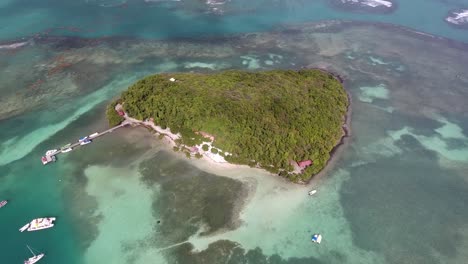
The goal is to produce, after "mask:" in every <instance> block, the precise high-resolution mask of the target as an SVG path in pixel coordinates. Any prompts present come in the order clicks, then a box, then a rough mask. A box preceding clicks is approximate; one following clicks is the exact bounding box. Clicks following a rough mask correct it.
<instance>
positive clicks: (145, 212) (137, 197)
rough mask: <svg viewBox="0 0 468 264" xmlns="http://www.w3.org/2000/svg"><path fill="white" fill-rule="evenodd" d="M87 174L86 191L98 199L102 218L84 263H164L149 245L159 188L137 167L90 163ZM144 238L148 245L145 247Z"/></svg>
mask: <svg viewBox="0 0 468 264" xmlns="http://www.w3.org/2000/svg"><path fill="white" fill-rule="evenodd" d="M85 175H86V177H87V179H88V184H87V187H86V192H87V193H88V195H90V196H93V197H94V198H95V199H96V201H97V204H98V209H97V211H96V215H99V216H100V217H102V220H101V221H100V222H99V224H98V230H99V234H98V236H97V238H96V239H95V240H94V241H93V242H92V244H91V245H90V246H89V248H88V250H87V251H86V253H85V256H84V259H85V263H89V264H95V263H112V264H126V263H129V262H130V260H132V262H131V263H135V264H139V263H141V264H143V263H165V260H164V258H163V256H162V255H160V254H158V251H157V250H156V249H155V248H152V247H150V245H151V244H150V243H151V242H152V234H153V227H154V226H155V222H156V219H155V218H154V215H153V210H152V203H153V199H154V196H155V195H157V191H158V190H157V188H149V187H148V186H146V185H144V184H143V183H142V182H141V181H140V177H141V175H140V174H139V173H138V172H137V171H136V170H135V171H133V170H130V169H126V168H124V169H122V168H113V167H102V166H91V167H89V168H87V169H86V170H85ZM145 241H147V242H148V246H147V247H144V246H142V244H145V243H144V242H145ZM150 260H151V261H150Z"/></svg>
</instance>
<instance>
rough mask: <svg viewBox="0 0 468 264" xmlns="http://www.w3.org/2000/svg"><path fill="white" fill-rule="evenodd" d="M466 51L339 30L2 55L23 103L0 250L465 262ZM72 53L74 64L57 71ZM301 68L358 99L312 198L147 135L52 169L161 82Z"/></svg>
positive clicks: (392, 34) (6, 143)
mask: <svg viewBox="0 0 468 264" xmlns="http://www.w3.org/2000/svg"><path fill="white" fill-rule="evenodd" d="M467 50H468V49H467V47H466V45H464V44H461V43H457V42H453V41H448V40H441V39H437V38H432V37H427V36H421V35H418V34H415V33H413V32H410V31H407V30H403V29H398V28H394V27H392V26H388V25H367V24H356V23H338V22H331V23H319V24H298V25H294V26H288V27H284V28H283V30H277V31H273V32H264V33H255V34H246V35H238V36H230V37H219V38H204V39H197V40H194V39H185V40H184V39H180V40H171V41H165V40H159V41H156V40H141V39H133V38H107V39H100V40H98V41H95V40H93V39H80V38H57V37H47V38H42V39H41V40H40V41H35V42H31V43H29V44H28V45H26V46H24V47H22V48H21V49H18V50H16V51H15V53H11V52H7V51H5V50H1V51H0V56H1V57H2V58H6V60H2V61H3V62H0V67H2V68H1V69H2V74H3V76H6V77H9V78H2V81H1V82H2V83H3V84H2V85H0V89H1V90H2V92H4V93H3V95H2V98H1V99H3V100H4V101H2V102H15V104H14V105H12V106H8V107H11V109H13V113H12V112H10V111H5V109H7V107H4V108H3V112H2V113H1V114H2V118H4V119H2V121H0V128H2V129H1V130H0V138H1V144H0V161H1V164H2V165H1V166H0V194H1V195H2V197H3V196H5V197H9V198H10V199H11V203H10V204H9V205H8V207H5V208H2V212H1V213H2V214H3V215H2V218H0V223H1V225H0V226H1V228H0V232H1V233H2V235H5V237H8V238H9V239H10V240H9V241H10V243H8V244H2V246H3V248H5V249H6V250H5V251H2V255H3V254H4V256H5V258H6V259H8V260H9V261H11V262H19V261H21V260H22V259H23V258H24V256H25V255H26V254H27V249H26V248H25V246H24V245H25V244H30V245H31V246H33V247H34V248H37V249H41V250H44V251H45V252H46V253H47V255H48V256H47V263H64V262H68V263H70V262H72V263H96V262H99V261H103V260H104V259H113V263H147V262H148V261H151V262H154V263H165V262H166V263H219V262H227V263H245V261H249V262H248V263H288V262H290V263H343V262H346V263H462V260H464V259H466V257H467V255H468V252H467V251H466V248H467V242H466V241H467V238H466V235H467V230H468V229H467V226H466V220H467V219H468V215H467V214H468V212H467V211H466V210H464V204H466V203H467V202H468V201H467V200H468V195H467V194H466V193H467V190H468V183H467V178H466V177H467V176H466V171H467V169H468V158H467V157H468V139H467V137H468V119H467V116H466V113H468V109H467V104H466V103H465V102H466V99H467V98H468V92H467V90H466V87H467V85H468V77H467V76H465V74H464V73H465V72H468V69H466V67H467V66H466V61H468V51H467ZM31 54H34V56H33V57H34V58H35V60H34V61H33V63H31V61H29V60H28V59H27V58H28V57H30V56H31ZM272 54H273V56H272ZM60 56H61V59H60V61H59V63H60V62H66V63H70V64H72V66H70V67H68V68H63V69H61V70H59V71H53V72H54V74H52V75H49V72H50V70H51V69H54V68H55V67H56V66H57V63H58V62H57V57H60ZM31 64H32V65H33V67H32V68H31V67H30V66H31ZM302 66H314V67H323V68H327V69H329V70H332V71H336V72H339V73H340V74H342V75H343V76H344V77H345V79H346V80H347V87H348V89H349V91H350V93H351V95H352V99H353V117H352V120H353V123H352V128H353V133H352V137H351V142H350V144H349V145H348V146H347V147H346V149H345V151H344V152H343V153H342V156H341V157H340V159H339V160H338V161H337V163H336V164H335V166H334V167H333V168H332V169H331V170H330V171H329V172H328V173H327V174H326V175H325V176H324V177H322V178H319V179H317V180H316V181H314V182H313V185H314V186H316V187H314V188H317V189H318V194H317V196H315V197H313V198H312V199H311V198H310V197H308V196H307V191H308V190H309V188H311V187H304V186H297V185H291V184H289V183H286V182H284V181H283V180H282V179H280V178H278V177H275V176H271V175H268V174H267V173H265V172H263V171H259V170H254V169H249V168H242V169H235V170H233V169H221V168H217V167H214V166H212V165H210V164H208V163H206V162H203V161H196V160H191V161H187V160H185V159H184V158H183V157H179V156H178V155H177V154H175V153H172V150H168V149H167V148H166V147H165V145H164V143H163V142H160V141H158V140H157V139H156V138H155V137H154V136H153V135H152V134H151V133H150V132H148V131H146V130H144V129H130V128H128V129H127V128H125V129H122V130H120V131H116V132H114V133H112V134H111V135H109V136H106V137H103V138H100V139H98V140H96V142H94V144H91V145H88V146H86V147H83V148H80V149H79V150H76V151H73V152H71V153H69V154H67V155H62V156H60V157H59V162H57V163H56V164H53V165H51V166H45V167H43V166H42V165H41V164H40V163H39V157H40V155H41V154H42V153H43V152H44V151H45V150H47V149H49V148H51V147H52V146H61V145H64V144H66V143H68V142H71V141H74V140H76V139H77V138H79V137H80V136H82V135H86V134H91V133H93V132H95V131H100V130H104V129H105V127H106V122H105V120H104V118H103V114H104V105H105V103H106V102H107V101H108V100H109V99H110V98H111V97H113V96H115V95H117V94H118V93H119V92H120V91H122V90H123V89H125V88H126V86H127V85H128V84H130V83H131V82H133V81H134V80H135V79H137V78H139V77H141V76H144V75H146V74H148V73H152V72H161V71H189V70H195V71H204V72H208V71H211V70H213V69H215V70H218V69H224V68H249V67H251V68H252V67H253V68H255V69H273V68H300V67H302ZM25 68H28V69H30V70H29V71H28V74H27V76H25V78H24V79H22V80H21V82H22V83H21V85H19V87H21V88H17V89H12V88H11V87H12V86H11V85H10V84H14V83H15V82H14V80H15V78H13V77H12V75H13V76H19V75H17V74H18V69H25ZM434 73H437V74H434ZM102 76H105V78H102ZM37 79H44V80H45V81H44V83H41V84H40V85H38V86H37V87H34V88H30V85H31V84H34V83H36V81H37ZM376 87H377V88H376ZM379 87H385V88H379ZM4 98H7V99H4ZM2 106H4V104H3V103H2ZM8 109H10V108H8ZM390 110H391V111H390ZM217 175H221V176H217ZM45 215H55V216H57V217H59V221H58V223H57V227H56V228H54V229H53V230H47V231H42V232H36V233H28V234H20V233H19V232H18V231H17V229H18V228H19V227H20V226H22V224H23V222H26V221H29V220H30V219H31V218H35V217H38V216H45ZM157 221H160V223H158V222H157ZM314 232H320V233H322V234H323V235H324V241H323V243H322V244H321V245H320V246H316V245H312V244H311V243H310V241H309V238H310V235H311V234H312V233H314ZM393 242H395V243H393ZM212 243H214V244H212ZM3 252H5V253H3Z"/></svg>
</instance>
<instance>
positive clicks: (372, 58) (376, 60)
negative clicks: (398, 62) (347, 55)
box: [369, 56, 389, 65]
mask: <svg viewBox="0 0 468 264" xmlns="http://www.w3.org/2000/svg"><path fill="white" fill-rule="evenodd" d="M369 60H370V61H371V62H372V63H373V64H374V65H376V64H379V65H387V64H389V63H388V62H385V61H383V60H381V59H379V58H376V57H372V56H369Z"/></svg>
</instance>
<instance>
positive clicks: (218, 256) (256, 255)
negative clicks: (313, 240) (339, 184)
mask: <svg viewBox="0 0 468 264" xmlns="http://www.w3.org/2000/svg"><path fill="white" fill-rule="evenodd" d="M192 249H193V247H192V245H190V244H189V243H185V244H182V245H181V246H178V247H175V248H173V249H170V250H168V253H166V258H167V259H168V263H171V264H172V263H178V264H204V263H226V264H238V263H244V264H322V263H324V262H322V261H319V260H318V259H316V258H314V257H309V258H288V259H284V258H282V257H281V256H279V255H276V254H275V255H272V256H267V255H265V254H264V253H263V252H262V250H261V249H260V248H255V249H253V250H245V249H243V248H242V247H241V246H240V245H239V244H237V243H234V242H231V241H228V240H219V241H217V242H215V243H213V244H210V246H209V247H208V248H207V249H206V250H203V251H200V252H192ZM329 260H330V261H329V262H327V263H344V262H340V261H345V259H343V256H341V255H340V254H336V255H333V256H331V257H330V259H329ZM335 261H338V262H335Z"/></svg>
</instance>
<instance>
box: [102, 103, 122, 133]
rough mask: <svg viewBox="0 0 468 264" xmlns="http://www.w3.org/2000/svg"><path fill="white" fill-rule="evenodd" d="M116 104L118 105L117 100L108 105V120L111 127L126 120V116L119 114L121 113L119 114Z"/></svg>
mask: <svg viewBox="0 0 468 264" xmlns="http://www.w3.org/2000/svg"><path fill="white" fill-rule="evenodd" d="M116 105H117V101H115V102H112V103H111V104H109V105H108V106H107V109H106V116H107V121H108V122H109V126H110V127H113V126H116V125H118V124H120V123H122V121H124V118H123V117H121V116H119V114H117V112H116V111H115V106H116Z"/></svg>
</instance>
